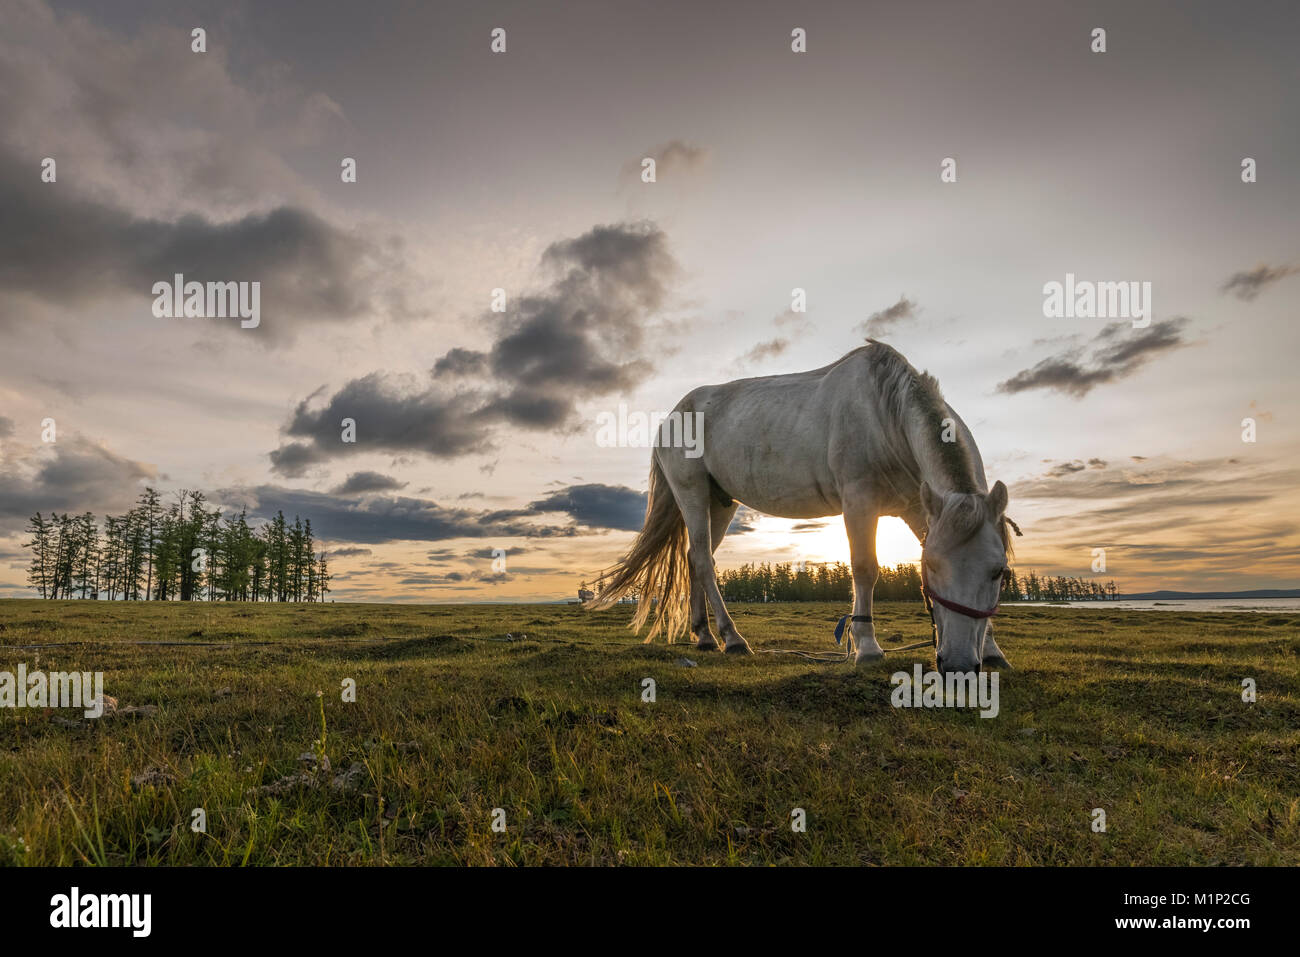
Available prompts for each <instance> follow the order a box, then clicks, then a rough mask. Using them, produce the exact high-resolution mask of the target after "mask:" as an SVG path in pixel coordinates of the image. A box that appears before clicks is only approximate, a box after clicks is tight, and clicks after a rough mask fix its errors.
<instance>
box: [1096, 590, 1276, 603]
mask: <svg viewBox="0 0 1300 957" xmlns="http://www.w3.org/2000/svg"><path fill="white" fill-rule="evenodd" d="M1117 597H1118V598H1119V599H1120V600H1121V601H1123V600H1125V599H1129V600H1132V601H1161V600H1163V599H1177V600H1182V601H1186V600H1188V599H1195V598H1300V588H1257V589H1255V590H1254V591H1142V592H1137V593H1135V594H1132V595H1119V596H1117Z"/></svg>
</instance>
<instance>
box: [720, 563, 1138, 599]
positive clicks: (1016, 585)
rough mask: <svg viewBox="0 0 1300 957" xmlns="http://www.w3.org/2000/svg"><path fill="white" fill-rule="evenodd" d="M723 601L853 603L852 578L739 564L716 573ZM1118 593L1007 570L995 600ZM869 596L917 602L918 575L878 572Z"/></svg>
mask: <svg viewBox="0 0 1300 957" xmlns="http://www.w3.org/2000/svg"><path fill="white" fill-rule="evenodd" d="M718 587H719V588H721V589H722V597H723V600H724V601H729V602H730V601H840V602H848V601H852V600H853V575H852V573H851V572H850V570H849V566H848V565H845V564H843V563H842V562H836V563H835V564H830V563H824V564H812V563H808V564H806V565H805V566H804V567H803V569H802V570H796V566H795V565H794V564H793V563H792V562H785V563H783V564H779V565H769V564H768V563H767V562H764V563H763V564H761V565H754V564H749V565H742V566H741V567H739V568H734V569H731V570H729V571H721V570H720V571H719V572H718ZM1118 593H1119V589H1118V588H1117V587H1116V586H1115V583H1114V582H1113V581H1108V582H1106V583H1105V584H1104V585H1103V584H1102V583H1101V582H1099V581H1096V580H1094V579H1085V578H1066V577H1063V576H1059V575H1043V576H1040V575H1039V574H1038V573H1037V572H1035V571H1030V572H1029V573H1028V574H1027V575H1017V574H1016V572H1015V570H1014V569H1012V570H1011V572H1010V574H1008V575H1006V576H1005V577H1004V578H1003V579H1002V593H1001V595H1000V596H999V600H1000V601H1113V600H1114V599H1115V598H1116V596H1117V595H1118ZM874 596H875V597H876V598H878V599H880V600H882V601H920V600H921V573H920V571H919V570H918V568H917V566H916V565H899V566H897V567H895V568H882V569H880V578H879V580H878V581H877V582H876V590H875V592H874Z"/></svg>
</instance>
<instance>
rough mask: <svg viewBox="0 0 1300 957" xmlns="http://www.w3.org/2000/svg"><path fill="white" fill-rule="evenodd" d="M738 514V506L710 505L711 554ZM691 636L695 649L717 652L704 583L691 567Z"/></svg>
mask: <svg viewBox="0 0 1300 957" xmlns="http://www.w3.org/2000/svg"><path fill="white" fill-rule="evenodd" d="M735 514H736V505H735V504H734V503H732V504H731V505H722V504H721V503H719V502H716V501H715V502H711V503H710V505H709V552H710V553H715V552H717V550H718V546H719V545H720V544H722V539H723V536H725V535H726V534H727V528H728V526H730V525H731V519H732V517H733V516H734V515H735ZM691 634H692V635H694V636H695V647H696V648H699V649H700V650H701V651H717V650H718V642H717V641H716V640H715V639H714V637H713V632H711V631H710V630H709V603H708V599H707V598H705V596H704V583H703V581H702V580H701V579H700V576H699V575H697V574H695V568H694V566H692V567H691Z"/></svg>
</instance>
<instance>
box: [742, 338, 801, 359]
mask: <svg viewBox="0 0 1300 957" xmlns="http://www.w3.org/2000/svg"><path fill="white" fill-rule="evenodd" d="M788 348H790V340H789V339H772V340H770V341H768V342H760V343H759V344H758V345H756V346H754V348H752V349H750V350H749V351H748V352H746V353H745V354H744V355H743V356H741V357H740V360H739V361H740V363H741V364H742V365H751V364H755V363H759V362H762V361H763V360H764V359H775V358H776V357H777V356H779V355H781V353H783V352H785V350H786V349H788Z"/></svg>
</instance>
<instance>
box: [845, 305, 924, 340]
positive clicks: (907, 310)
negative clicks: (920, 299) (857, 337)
mask: <svg viewBox="0 0 1300 957" xmlns="http://www.w3.org/2000/svg"><path fill="white" fill-rule="evenodd" d="M915 317H916V303H914V302H912V300H910V299H908V298H907V297H906V296H900V297H899V299H898V302H896V303H894V304H893V305H892V306H890V307H889V308H888V309H882V310H880V312H873V313H872V314H871V315H870V316H868V317H867V319H866V321H864V322H862V323H861V324H860V325H859V326H858V328H859V330H860V331H861V332H862V333H863V334H864V335H866V336H869V337H875V336H879V335H882V334H884V333H886V332H888V331H889V330H890V328H891V327H893V326H897V325H899V324H900V323H902V322H904V321H905V320H908V319H913V318H915Z"/></svg>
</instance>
